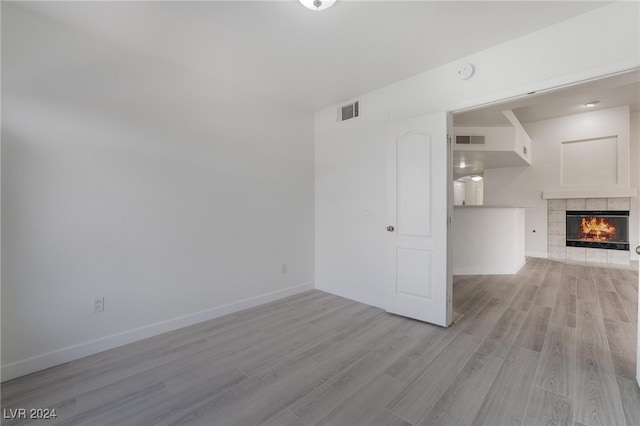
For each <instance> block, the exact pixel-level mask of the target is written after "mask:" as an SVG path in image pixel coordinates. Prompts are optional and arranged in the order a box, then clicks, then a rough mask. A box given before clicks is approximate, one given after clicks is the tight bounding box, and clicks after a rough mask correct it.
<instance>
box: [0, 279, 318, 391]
mask: <svg viewBox="0 0 640 426" xmlns="http://www.w3.org/2000/svg"><path fill="white" fill-rule="evenodd" d="M313 288H314V286H313V283H304V284H300V285H296V286H293V287H288V288H285V289H282V290H277V291H273V292H270V293H266V294H262V295H259V296H255V297H250V298H248V299H243V300H239V301H237V302H233V303H229V304H226V305H222V306H217V307H215V308H212V309H207V310H204V311H200V312H194V313H192V314H187V315H183V316H181V317H177V318H172V319H170V320H166V321H161V322H157V323H155V324H150V325H147V326H144V327H139V328H135V329H132V330H127V331H124V332H122V333H117V334H113V335H110V336H105V337H101V338H99V339H94V340H89V341H87V342H82V343H79V344H76V345H72V346H67V347H65V348H61V349H56V350H54V351H51V352H47V353H44V354H41V355H36V356H33V357H30V358H26V359H22V360H19V361H14V362H10V363H8V364H5V365H3V366H2V367H1V369H0V378H1V379H0V380H1V381H3V382H4V381H7V380H11V379H15V378H16V377H20V376H24V375H26V374H30V373H34V372H36V371H40V370H44V369H46V368H50V367H54V366H56V365H60V364H64V363H65V362H70V361H73V360H76V359H80V358H83V357H85V356H89V355H93V354H96V353H98V352H102V351H106V350H108V349H112V348H115V347H118V346H122V345H126V344H128V343H133V342H136V341H138V340H142V339H146V338H148V337H153V336H157V335H159V334H162V333H166V332H168V331H172V330H177V329H179V328H183V327H187V326H189V325H193V324H197V323H199V322H202V321H207V320H211V319H214V318H218V317H221V316H223V315H228V314H232V313H234V312H238V311H241V310H243V309H248V308H252V307H254V306H258V305H262V304H264V303H268V302H272V301H274V300H278V299H282V298H284V297H287V296H292V295H294V294H297V293H301V292H303V291H307V290H312V289H313Z"/></svg>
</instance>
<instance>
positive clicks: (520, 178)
mask: <svg viewBox="0 0 640 426" xmlns="http://www.w3.org/2000/svg"><path fill="white" fill-rule="evenodd" d="M629 120H630V114H629V108H628V107H619V108H611V109H606V110H600V111H593V112H585V113H584V114H575V115H570V116H567V117H560V118H555V119H551V120H543V121H538V122H532V123H526V124H524V127H525V129H526V130H527V133H528V134H529V136H530V137H531V139H532V141H533V142H532V143H533V160H532V164H531V166H527V167H509V168H504V169H488V170H485V173H484V177H485V179H484V181H485V187H484V197H485V204H487V205H491V204H496V205H499V204H508V205H517V206H522V207H527V209H526V215H525V217H526V219H525V220H526V225H525V229H526V234H525V235H526V240H525V241H526V244H525V249H526V252H527V254H528V255H531V256H539V257H546V255H547V246H548V245H547V200H543V199H542V198H541V193H542V191H543V190H544V189H545V188H552V187H560V186H561V177H560V163H561V156H560V150H561V143H562V142H564V141H574V140H581V139H589V138H598V137H608V136H612V135H618V143H619V145H620V146H621V149H622V151H623V152H626V154H625V155H623V156H621V161H622V162H625V161H626V163H627V164H619V166H620V169H624V170H626V178H625V179H626V183H625V182H622V183H623V184H626V185H627V186H628V185H629V171H630V170H633V171H634V173H637V169H638V165H639V164H638V161H637V158H638V156H629V154H628V153H629V148H630V146H629V145H630V130H629V129H630V128H629ZM631 142H632V143H631V145H633V146H634V149H637V144H638V137H637V134H635V135H634V138H632V140H631ZM624 147H626V148H624ZM629 159H631V160H629ZM635 182H637V180H635ZM631 207H632V208H631V212H630V217H629V225H630V244H631V246H632V247H635V245H636V243H637V242H638V240H637V237H638V232H637V229H638V220H639V219H638V209H637V198H632V206H631ZM534 231H535V232H534Z"/></svg>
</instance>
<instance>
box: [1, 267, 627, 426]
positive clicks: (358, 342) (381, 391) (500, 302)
mask: <svg viewBox="0 0 640 426" xmlns="http://www.w3.org/2000/svg"><path fill="white" fill-rule="evenodd" d="M637 303H638V278H637V272H636V271H630V270H622V269H605V268H597V267H587V266H578V265H569V264H563V263H559V262H554V261H549V260H542V259H530V260H529V261H528V263H527V264H526V265H525V267H524V268H523V269H522V270H521V271H520V272H519V273H518V274H517V275H513V276H466V277H456V279H455V286H454V307H455V310H456V312H457V313H458V314H462V315H463V316H462V317H461V318H460V319H459V320H458V321H457V323H456V324H454V325H453V326H451V327H449V328H446V329H445V328H439V327H436V326H432V325H429V324H424V323H420V322H417V321H413V320H409V319H406V318H402V317H398V316H394V315H390V314H387V313H385V312H384V311H382V310H381V309H377V308H373V307H369V306H366V305H363V304H361V303H356V302H353V301H350V300H347V299H343V298H340V297H337V296H334V295H331V294H327V293H323V292H320V291H309V292H306V293H302V294H299V295H296V296H293V297H289V298H287V299H283V300H279V301H277V302H274V303H270V304H268V305H263V306H260V307H257V308H254V309H250V310H247V311H243V312H240V313H236V314H233V315H229V316H226V317H222V318H218V319H216V320H212V321H208V322H205V323H201V324H197V325H195V326H191V327H188V328H185V329H182V330H177V331H175V332H171V333H167V334H164V335H161V336H157V337H154V338H151V339H147V340H144V341H141V342H137V343H134V344H131V345H127V346H123V347H120V348H116V349H113V350H110V351H107V352H103V353H100V354H97V355H93V356H90V357H87V358H83V359H80V360H77V361H74V362H70V363H67V364H64V365H60V366H58V367H54V368H51V369H48V370H45V371H42V372H39V373H35V374H32V375H29V376H26V377H23V378H19V379H16V380H12V381H10V382H6V383H3V384H2V408H3V409H5V410H8V409H16V408H56V409H57V414H58V417H57V419H56V421H55V422H47V421H42V420H41V421H38V422H37V423H38V424H53V423H56V424H64V425H78V424H87V425H129V424H131V425H153V424H196V425H254V424H264V425H300V426H304V425H316V424H318V425H332V424H333V425H356V424H370V425H437V424H440V425H456V426H461V425H470V424H473V425H555V424H557V425H570V426H578V425H585V426H592V425H593V426H596V425H627V426H631V425H640V389H639V388H638V385H637V383H636V381H635V359H636V355H635V350H636V335H637V332H636V324H637V318H636V316H637ZM23 422H24V421H18V420H7V419H4V420H3V424H12V425H13V424H21V423H23Z"/></svg>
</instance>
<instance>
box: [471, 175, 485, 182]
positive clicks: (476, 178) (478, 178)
mask: <svg viewBox="0 0 640 426" xmlns="http://www.w3.org/2000/svg"><path fill="white" fill-rule="evenodd" d="M471 180H472V181H474V182H480V181H481V180H482V176H471Z"/></svg>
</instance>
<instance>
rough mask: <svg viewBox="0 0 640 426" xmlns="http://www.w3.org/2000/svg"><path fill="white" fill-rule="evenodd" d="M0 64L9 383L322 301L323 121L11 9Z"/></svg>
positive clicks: (5, 13)
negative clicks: (318, 202)
mask: <svg viewBox="0 0 640 426" xmlns="http://www.w3.org/2000/svg"><path fill="white" fill-rule="evenodd" d="M2 64H3V65H2V66H3V68H2V73H3V75H2V86H3V93H2V110H3V111H2V112H3V117H2V252H3V253H4V258H3V259H2V260H3V264H2V266H3V268H2V362H3V368H2V373H3V376H2V379H3V380H6V379H9V378H11V377H14V376H17V375H20V374H24V373H27V372H30V371H33V370H34V369H38V368H44V367H48V366H50V365H53V364H55V363H59V362H64V361H68V360H69V358H73V357H77V356H82V355H86V354H89V353H92V352H95V351H97V350H100V349H105V348H108V347H110V346H113V345H115V344H120V343H125V342H127V341H131V340H135V339H137V338H140V337H145V336H148V335H152V334H154V333H158V332H161V331H165V330H168V329H171V328H175V327H179V326H183V325H185V324H188V323H191V322H194V321H198V320H202V319H206V318H208V317H212V316H216V315H220V314H222V313H226V312H230V311H233V310H236V309H239V308H244V307H248V306H250V305H255V304H257V303H261V302H264V301H268V300H271V299H273V298H278V297H282V296H284V295H287V294H291V293H293V292H296V291H301V290H303V289H308V288H312V285H313V284H312V281H313V274H314V271H313V250H314V243H313V214H314V213H313V179H314V177H313V115H312V113H310V112H300V111H296V110H295V109H292V108H289V107H286V106H282V105H275V104H273V102H271V101H270V100H267V99H259V98H256V97H255V95H253V94H251V93H246V92H244V91H243V88H242V86H241V82H229V90H228V92H227V93H220V92H212V91H211V90H210V89H209V87H210V86H211V84H209V83H210V80H209V79H208V77H207V76H205V75H201V74H197V73H194V72H191V71H189V70H187V69H185V68H182V67H181V66H179V65H176V64H172V63H168V62H165V61H162V60H159V59H156V58H154V57H149V56H144V55H142V54H140V53H138V52H136V51H132V50H129V49H127V48H126V47H123V46H118V45H113V44H110V43H107V42H104V41H102V40H99V39H96V38H93V37H91V36H89V35H88V34H84V33H81V32H77V31H74V30H72V29H70V28H68V27H63V26H59V25H58V24H56V23H55V22H53V21H50V20H48V19H45V18H42V17H39V16H36V15H32V14H31V13H30V12H26V11H24V10H22V9H20V8H17V7H14V6H12V5H11V4H3V5H2ZM282 263H287V264H288V273H287V274H284V275H283V274H282V273H281V264H282ZM98 295H100V296H104V298H105V311H104V313H101V314H93V313H92V302H93V298H94V296H98ZM109 336H111V337H109Z"/></svg>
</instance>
